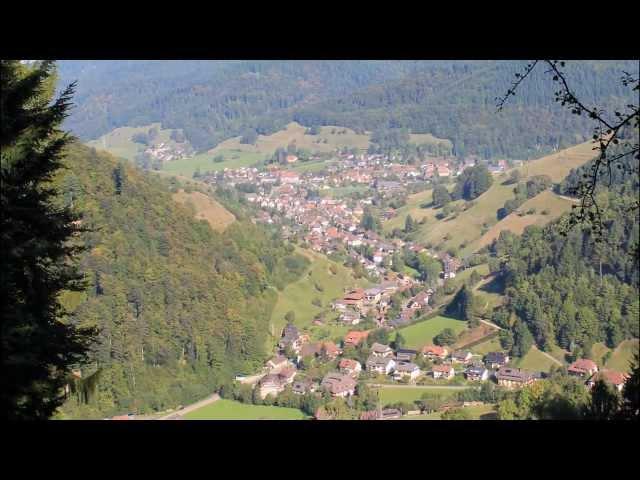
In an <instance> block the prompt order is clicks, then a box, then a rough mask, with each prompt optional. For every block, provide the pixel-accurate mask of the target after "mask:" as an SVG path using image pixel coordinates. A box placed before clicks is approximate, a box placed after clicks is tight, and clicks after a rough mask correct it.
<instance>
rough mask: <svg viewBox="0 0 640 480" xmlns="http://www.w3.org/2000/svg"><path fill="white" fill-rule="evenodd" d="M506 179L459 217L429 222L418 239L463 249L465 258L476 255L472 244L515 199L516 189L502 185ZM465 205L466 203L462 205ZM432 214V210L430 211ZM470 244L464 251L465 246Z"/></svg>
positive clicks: (497, 181)
mask: <svg viewBox="0 0 640 480" xmlns="http://www.w3.org/2000/svg"><path fill="white" fill-rule="evenodd" d="M504 179H506V176H505V177H504V178H502V176H501V177H498V178H496V179H495V181H494V183H493V184H492V185H491V187H490V188H489V190H487V191H486V192H484V193H483V194H482V195H480V197H478V198H476V199H475V200H474V205H473V206H472V207H470V208H468V209H467V210H465V211H463V212H460V213H458V214H457V216H456V217H455V218H451V217H449V218H445V219H443V220H437V219H435V211H434V213H433V215H434V218H433V220H432V221H427V223H426V224H425V225H423V226H422V227H421V229H420V232H419V233H418V235H417V236H416V239H418V238H419V239H421V240H422V241H425V242H428V243H431V244H433V245H438V246H440V247H441V248H443V249H447V248H451V247H457V248H461V250H460V251H461V253H462V254H463V255H465V254H468V253H471V252H472V251H473V246H472V242H474V241H475V240H477V239H478V238H480V237H481V236H482V227H483V224H487V225H493V224H495V223H497V218H496V212H497V210H498V209H499V208H500V207H502V206H503V205H504V202H505V200H507V199H509V198H513V196H514V194H513V186H512V185H502V181H503V180H504ZM457 203H459V204H463V203H464V202H462V201H458V202H457ZM428 210H432V209H428ZM462 244H466V247H464V248H462V247H461V245H462Z"/></svg>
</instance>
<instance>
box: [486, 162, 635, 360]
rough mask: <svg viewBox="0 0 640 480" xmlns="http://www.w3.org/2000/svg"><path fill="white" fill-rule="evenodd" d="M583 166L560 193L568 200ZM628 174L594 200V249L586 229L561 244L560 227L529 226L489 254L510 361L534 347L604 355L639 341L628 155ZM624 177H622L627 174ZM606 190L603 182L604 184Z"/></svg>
mask: <svg viewBox="0 0 640 480" xmlns="http://www.w3.org/2000/svg"><path fill="white" fill-rule="evenodd" d="M591 163H592V162H589V163H587V164H585V165H584V166H583V167H581V168H580V169H578V170H577V171H576V172H575V173H573V174H572V175H570V176H569V177H568V179H567V180H566V181H565V182H564V183H563V184H562V185H561V186H560V190H561V191H562V192H563V193H570V192H571V188H570V185H575V183H576V182H577V181H578V179H579V178H580V177H581V173H582V172H583V171H585V169H589V168H590V167H591ZM625 164H626V165H627V166H628V167H629V168H628V169H621V170H620V171H618V170H617V169H616V173H615V174H614V175H613V176H612V185H611V187H608V188H607V187H604V186H603V188H601V191H600V193H599V195H598V197H597V198H598V202H599V206H600V208H601V209H602V222H603V225H604V239H603V241H601V242H597V241H596V240H595V238H594V235H593V233H592V232H591V230H590V228H589V227H588V226H584V225H583V226H581V227H576V228H574V229H573V230H572V231H570V232H569V233H568V235H567V236H566V237H564V236H562V235H561V231H562V229H561V226H560V222H561V221H562V219H560V221H558V222H554V223H552V224H549V225H547V226H546V227H544V228H540V227H537V226H532V227H528V228H527V229H526V230H525V232H524V234H523V235H522V237H516V236H515V235H513V234H511V233H508V232H502V233H501V235H500V237H499V238H498V239H497V241H495V242H494V244H493V245H492V247H491V249H492V251H493V253H494V254H495V255H496V257H497V258H498V259H499V265H498V264H494V267H497V273H498V274H499V278H500V280H501V281H502V282H503V283H504V286H505V293H506V296H507V306H506V307H505V308H503V309H502V310H500V311H498V312H497V313H496V314H495V316H494V321H496V323H498V324H500V325H502V326H505V327H510V328H511V330H512V332H513V335H512V336H506V337H505V338H504V339H503V340H504V342H505V344H506V345H507V346H511V345H513V349H514V350H513V351H514V353H515V354H517V355H520V354H523V353H525V352H527V351H528V349H529V346H530V345H531V343H532V342H535V343H536V344H537V345H538V346H539V347H540V348H541V349H543V350H550V349H552V348H553V347H554V345H559V346H561V347H562V348H564V349H567V350H570V351H571V352H573V354H574V355H576V356H582V355H585V356H589V355H590V354H591V353H590V352H591V347H592V345H593V344H594V343H597V342H604V343H605V344H606V345H607V346H608V347H609V348H613V347H615V346H617V345H618V344H619V343H620V342H621V341H622V340H624V339H626V338H638V336H639V334H640V332H639V329H640V323H639V321H638V320H639V318H640V306H639V303H638V295H639V293H640V292H639V291H638V285H639V277H638V275H639V273H638V245H639V243H638V242H639V241H640V234H639V231H638V220H639V219H638V210H637V209H635V210H634V209H631V207H633V205H634V202H637V199H638V194H639V184H638V173H637V172H638V170H637V168H638V160H637V159H636V158H633V157H632V156H629V157H627V158H626V160H625ZM625 172H626V173H625ZM603 181H604V182H605V183H608V178H605V179H604V180H603Z"/></svg>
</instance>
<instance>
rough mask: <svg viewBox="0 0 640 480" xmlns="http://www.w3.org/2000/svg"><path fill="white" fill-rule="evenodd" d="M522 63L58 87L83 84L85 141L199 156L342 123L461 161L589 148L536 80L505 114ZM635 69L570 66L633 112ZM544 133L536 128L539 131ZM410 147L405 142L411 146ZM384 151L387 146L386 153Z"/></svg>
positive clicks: (341, 66) (87, 79)
mask: <svg viewBox="0 0 640 480" xmlns="http://www.w3.org/2000/svg"><path fill="white" fill-rule="evenodd" d="M522 64H523V62H516V61H499V62H496V61H271V62H270V61H222V62H212V61H189V62H186V61H185V62H171V61H135V62H134V61H95V62H72V61H62V62H60V77H61V82H60V84H61V85H65V84H67V83H69V82H70V81H73V80H78V93H77V95H76V98H75V101H76V103H77V108H76V109H75V111H74V113H73V114H72V115H71V117H70V118H69V119H68V122H67V126H68V127H70V128H71V129H72V130H73V131H74V132H75V133H76V134H78V135H79V136H80V137H82V138H83V139H84V140H90V139H95V138H98V137H99V136H100V135H103V134H105V133H108V132H110V131H111V130H113V129H114V128H117V127H122V126H132V127H137V126H142V125H148V124H151V123H154V122H161V123H162V126H163V128H169V129H183V130H184V133H185V135H186V137H187V139H188V140H189V141H190V142H191V144H192V145H193V146H194V147H195V148H196V149H197V150H199V151H204V150H207V149H209V148H211V147H214V146H216V145H217V144H219V143H220V142H221V141H223V140H225V139H228V138H231V137H234V136H243V138H244V139H245V141H246V142H248V143H253V142H254V141H255V138H256V135H257V134H263V135H267V134H271V133H273V132H275V131H277V130H280V129H281V128H283V127H284V126H285V125H286V124H288V123H289V122H291V121H297V122H299V123H301V124H302V125H304V126H306V127H317V126H322V125H338V126H344V127H349V128H352V129H354V130H356V131H357V132H361V131H363V130H367V131H372V132H374V135H373V138H374V139H375V138H379V139H383V143H384V139H392V140H393V141H394V142H395V141H396V140H397V138H399V136H398V135H397V134H395V133H397V131H399V130H400V129H406V131H411V132H413V133H431V134H433V135H435V136H437V137H439V138H444V139H449V140H451V141H452V142H453V144H454V154H456V155H458V156H464V155H466V154H477V155H480V156H483V157H485V158H493V157H510V158H521V159H522V158H528V157H532V156H536V157H537V156H540V155H542V154H543V153H545V152H548V151H550V150H552V149H553V148H558V147H559V148H562V147H567V146H570V145H574V144H576V143H580V142H582V141H584V140H585V139H586V138H590V136H591V133H592V132H591V130H590V127H589V125H590V124H589V122H588V120H587V119H586V118H584V117H578V116H575V115H571V114H570V113H569V112H567V111H566V110H565V109H562V108H561V107H560V106H559V105H555V104H554V101H553V93H554V91H555V87H554V84H553V82H552V81H551V79H550V77H549V76H548V75H545V74H544V72H542V71H540V72H534V74H533V75H532V76H531V77H530V78H528V81H527V82H526V83H525V84H524V85H523V87H522V89H521V90H520V91H519V93H518V95H517V96H516V97H515V98H513V99H511V101H510V103H509V104H508V105H507V107H506V108H505V110H504V111H503V112H502V113H500V114H497V113H496V107H495V105H496V102H495V98H496V97H497V96H500V95H504V93H505V92H506V91H507V90H508V89H509V88H510V85H511V82H512V81H513V78H514V76H513V75H514V73H515V72H516V71H517V70H518V69H519V68H520V67H521V66H522ZM625 69H626V70H627V71H630V72H637V70H638V66H637V63H636V62H621V61H599V62H587V61H576V62H569V68H568V76H569V78H570V80H571V81H572V84H573V85H575V86H576V89H577V93H579V94H580V96H581V98H583V99H584V100H585V101H586V102H587V103H588V104H592V103H595V102H597V104H598V105H600V106H607V105H609V104H616V105H618V104H622V105H624V104H626V103H628V101H627V100H628V97H626V96H627V95H628V93H629V91H628V89H626V88H624V87H623V86H622V84H621V82H620V81H619V79H620V77H621V76H622V70H625ZM532 125H535V128H531V126H532ZM407 138H408V137H407ZM383 146H386V145H383Z"/></svg>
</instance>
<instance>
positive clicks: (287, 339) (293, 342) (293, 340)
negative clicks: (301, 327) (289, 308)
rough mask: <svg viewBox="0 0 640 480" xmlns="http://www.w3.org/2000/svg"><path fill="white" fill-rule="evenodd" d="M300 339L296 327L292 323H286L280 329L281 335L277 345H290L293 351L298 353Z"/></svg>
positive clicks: (285, 346) (281, 346)
mask: <svg viewBox="0 0 640 480" xmlns="http://www.w3.org/2000/svg"><path fill="white" fill-rule="evenodd" d="M302 340H303V339H302V338H301V337H300V332H299V331H298V327H296V326H295V325H294V324H293V323H288V324H287V326H286V327H284V329H283V330H282V337H281V338H280V343H279V344H278V346H279V347H280V348H282V349H284V348H287V347H291V348H292V349H293V351H294V352H296V353H298V352H299V351H300V347H301V346H302Z"/></svg>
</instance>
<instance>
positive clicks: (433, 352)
mask: <svg viewBox="0 0 640 480" xmlns="http://www.w3.org/2000/svg"><path fill="white" fill-rule="evenodd" d="M422 354H423V355H424V356H425V357H427V358H428V359H429V360H433V359H434V358H447V355H449V350H447V348H446V347H441V346H439V345H425V346H424V347H422Z"/></svg>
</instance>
